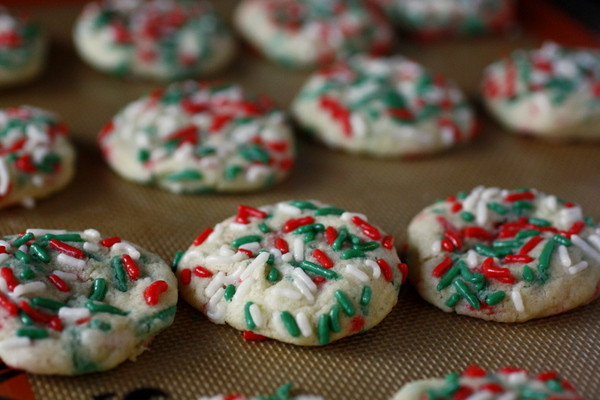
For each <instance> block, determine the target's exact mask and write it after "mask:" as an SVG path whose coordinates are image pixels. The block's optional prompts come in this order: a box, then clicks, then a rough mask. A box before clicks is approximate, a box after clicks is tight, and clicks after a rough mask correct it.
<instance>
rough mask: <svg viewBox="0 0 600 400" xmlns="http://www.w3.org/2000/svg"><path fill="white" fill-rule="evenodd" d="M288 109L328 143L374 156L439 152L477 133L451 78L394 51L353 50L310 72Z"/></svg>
mask: <svg viewBox="0 0 600 400" xmlns="http://www.w3.org/2000/svg"><path fill="white" fill-rule="evenodd" d="M292 113H293V115H294V117H295V118H296V119H297V120H298V122H299V124H300V126H301V127H302V128H304V129H305V130H307V131H308V132H309V133H312V134H314V135H315V136H316V137H317V138H318V139H319V140H321V141H323V142H324V143H325V144H326V145H327V146H330V147H332V148H336V149H341V150H344V151H347V152H349V153H355V154H365V155H369V156H376V157H397V156H413V155H419V154H429V153H435V152H440V151H443V150H446V149H448V148H451V147H454V146H456V145H458V144H460V143H464V142H467V141H469V140H471V139H472V138H473V137H474V136H475V134H476V133H477V121H476V118H475V113H474V112H473V110H472V109H471V107H470V106H469V105H468V103H467V101H466V99H465V96H464V95H463V93H462V92H461V91H460V90H459V89H458V88H457V87H456V85H454V84H453V83H452V82H449V81H447V80H446V79H444V78H443V77H441V76H439V75H437V74H433V73H431V72H429V71H428V70H426V69H425V68H423V67H422V66H421V65H419V64H417V63H416V62H414V61H411V60H408V59H406V58H404V57H401V56H396V57H391V58H374V57H366V56H355V57H353V58H351V59H350V60H348V61H347V62H341V63H338V64H336V65H334V66H332V67H330V68H325V69H323V70H321V71H319V72H317V73H316V74H314V75H313V76H312V77H311V78H309V80H308V82H307V83H306V84H305V85H304V87H303V88H302V89H301V91H300V93H299V94H298V95H297V97H296V98H295V100H294V102H293V104H292Z"/></svg>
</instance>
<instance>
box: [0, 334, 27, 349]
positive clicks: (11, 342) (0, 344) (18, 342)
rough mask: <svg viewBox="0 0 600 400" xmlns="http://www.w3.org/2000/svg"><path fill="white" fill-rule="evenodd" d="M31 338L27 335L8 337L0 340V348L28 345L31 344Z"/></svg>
mask: <svg viewBox="0 0 600 400" xmlns="http://www.w3.org/2000/svg"><path fill="white" fill-rule="evenodd" d="M31 344H32V342H31V339H30V338H28V337H16V338H10V339H4V340H0V349H13V348H16V347H28V346H31Z"/></svg>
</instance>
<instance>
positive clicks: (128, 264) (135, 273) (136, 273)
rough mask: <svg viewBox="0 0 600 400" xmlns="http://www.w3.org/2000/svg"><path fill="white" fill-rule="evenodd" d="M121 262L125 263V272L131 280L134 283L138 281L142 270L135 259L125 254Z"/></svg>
mask: <svg viewBox="0 0 600 400" xmlns="http://www.w3.org/2000/svg"><path fill="white" fill-rule="evenodd" d="M121 261H123V266H124V267H125V272H127V276H129V279H131V280H132V281H135V280H137V278H139V277H140V269H139V268H138V266H137V264H136V262H135V261H134V260H133V258H131V256H130V255H128V254H123V256H122V257H121Z"/></svg>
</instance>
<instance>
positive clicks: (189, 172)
mask: <svg viewBox="0 0 600 400" xmlns="http://www.w3.org/2000/svg"><path fill="white" fill-rule="evenodd" d="M165 179H166V180H167V181H169V182H191V181H199V180H200V179H202V174H201V173H200V172H199V171H196V170H195V169H184V170H183V171H179V172H175V173H174V174H171V175H169V176H167V177H166V178H165Z"/></svg>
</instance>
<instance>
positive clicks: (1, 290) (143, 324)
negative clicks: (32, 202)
mask: <svg viewBox="0 0 600 400" xmlns="http://www.w3.org/2000/svg"><path fill="white" fill-rule="evenodd" d="M0 262H1V266H0V322H1V324H0V325H1V327H0V357H1V358H2V360H3V361H4V362H5V363H6V364H7V365H9V366H11V367H13V368H17V369H24V370H26V371H29V372H33V373H39V374H59V375H75V374H82V373H88V372H94V371H102V370H106V369H110V368H113V367H115V366H116V365H118V364H120V363H121V362H123V361H125V360H126V359H128V358H135V356H137V355H138V354H140V353H141V352H142V351H143V350H145V346H146V345H147V344H148V343H149V341H150V339H151V338H152V337H153V336H154V335H156V334H157V333H158V332H159V331H161V330H162V329H164V328H166V327H168V326H169V325H170V324H171V323H172V321H173V318H174V317H175V305H176V303H177V281H176V279H175V276H174V275H173V273H172V272H171V269H170V267H169V266H168V265H167V264H165V262H164V261H163V260H161V259H160V258H159V257H158V256H156V255H154V254H152V253H149V252H147V251H146V250H144V249H141V248H139V247H137V246H135V245H133V244H131V243H128V242H126V241H124V240H121V239H120V238H119V237H111V238H104V239H103V238H101V237H100V234H99V233H98V231H96V230H93V229H88V230H86V231H84V232H71V231H59V230H44V229H28V230H27V231H26V232H25V233H23V234H19V235H14V236H7V237H4V238H2V239H1V240H0Z"/></svg>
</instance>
